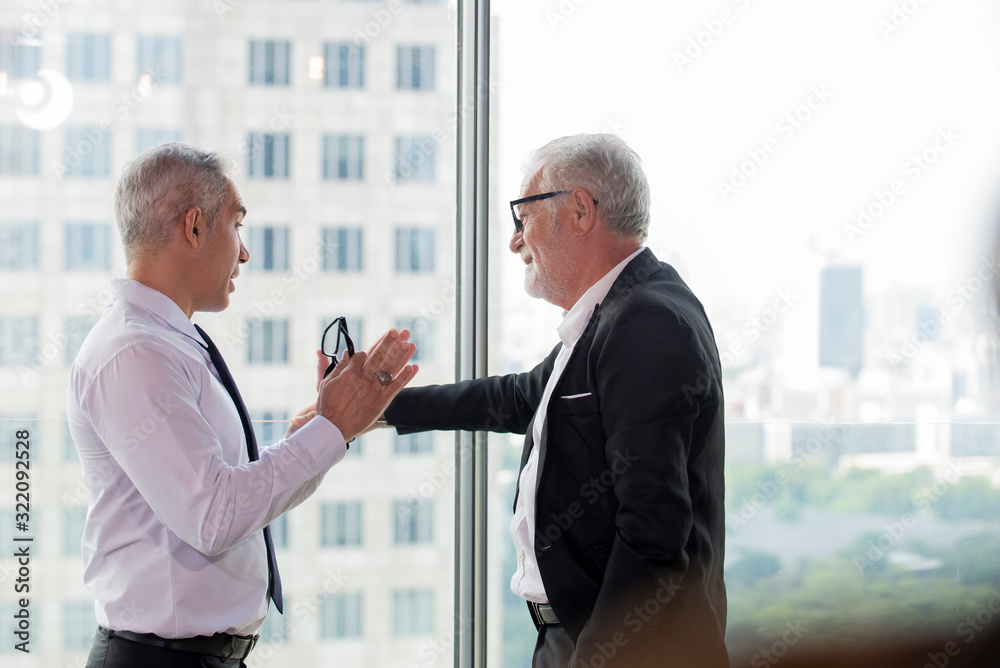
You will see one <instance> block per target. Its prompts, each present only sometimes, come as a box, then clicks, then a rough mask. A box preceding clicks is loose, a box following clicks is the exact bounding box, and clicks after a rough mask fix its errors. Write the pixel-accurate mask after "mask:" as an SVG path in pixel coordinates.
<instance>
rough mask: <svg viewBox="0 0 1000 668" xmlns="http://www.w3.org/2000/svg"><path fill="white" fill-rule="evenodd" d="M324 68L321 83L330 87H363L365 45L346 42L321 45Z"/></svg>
mask: <svg viewBox="0 0 1000 668" xmlns="http://www.w3.org/2000/svg"><path fill="white" fill-rule="evenodd" d="M323 54H324V60H325V63H326V68H325V69H324V71H323V85H324V86H328V87H331V88H364V86H365V47H364V46H362V45H359V44H351V43H348V42H327V43H326V44H324V45H323Z"/></svg>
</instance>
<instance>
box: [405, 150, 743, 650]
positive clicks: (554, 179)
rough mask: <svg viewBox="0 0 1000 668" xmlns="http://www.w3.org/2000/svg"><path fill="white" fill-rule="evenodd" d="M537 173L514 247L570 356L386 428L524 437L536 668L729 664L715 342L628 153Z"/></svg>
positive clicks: (522, 526) (522, 580) (521, 494)
mask: <svg viewBox="0 0 1000 668" xmlns="http://www.w3.org/2000/svg"><path fill="white" fill-rule="evenodd" d="M529 165H530V167H529V169H528V170H527V173H526V175H525V179H524V182H523V184H522V187H521V193H520V197H519V198H518V199H516V200H514V201H512V202H511V203H510V206H511V212H512V214H513V218H514V232H513V235H512V236H511V239H510V250H511V252H513V253H515V254H517V255H519V256H520V258H521V260H522V261H523V262H524V264H525V278H524V283H525V289H526V290H527V292H528V294H530V295H532V296H535V297H540V298H542V299H545V300H546V301H549V302H551V303H552V304H555V305H556V306H559V307H561V308H562V309H564V310H565V315H564V318H563V322H562V324H561V325H560V326H559V329H558V335H559V339H560V343H559V344H557V345H556V347H555V348H554V349H553V350H552V352H551V353H550V354H549V355H548V357H546V358H545V359H544V360H543V361H542V362H541V363H540V364H538V366H536V367H535V368H534V369H532V370H530V371H526V372H524V373H518V374H511V375H508V376H503V377H491V378H484V379H478V380H471V381H465V382H461V383H457V384H453V385H442V386H430V387H422V388H407V389H404V390H403V391H402V392H400V394H399V395H398V396H397V397H396V398H395V399H394V400H393V402H392V404H391V405H390V406H389V408H388V410H387V411H386V413H385V418H386V421H387V423H388V424H389V425H392V426H395V427H396V428H397V429H398V430H399V431H400V432H407V431H420V430H428V429H466V430H492V431H501V432H515V433H519V434H525V441H524V451H523V455H522V458H521V471H520V476H519V479H518V491H517V495H516V500H515V504H514V517H513V520H512V523H511V536H512V538H513V541H514V546H515V549H516V550H517V559H518V562H517V570H516V572H515V573H514V576H513V578H512V579H511V588H512V589H513V591H514V593H515V594H517V595H518V596H520V597H522V598H524V599H525V600H526V601H527V605H528V608H529V610H530V613H531V616H532V620H533V621H534V623H535V625H536V627H537V629H538V639H537V643H536V646H535V653H534V658H533V664H532V665H533V666H535V668H557V667H558V668H566V667H567V666H572V668H591V667H594V668H598V667H603V666H621V667H623V668H642V667H650V668H652V667H654V666H655V667H661V666H671V667H672V666H677V667H679V668H693V667H698V668H701V667H711V668H716V667H720V668H721V667H724V666H728V665H729V659H728V655H727V652H726V647H725V643H724V636H725V627H726V593H725V585H724V584H723V578H722V564H723V558H724V537H725V524H724V512H723V502H724V492H723V459H724V450H725V447H724V433H723V395H722V370H721V365H720V363H719V354H718V350H717V347H716V344H715V338H714V335H713V333H712V328H711V326H710V325H709V322H708V318H707V316H706V315H705V311H704V309H703V308H702V306H701V304H700V303H699V301H698V300H697V299H696V298H695V296H694V294H692V292H691V290H690V289H689V288H688V286H687V285H686V284H685V283H684V281H682V280H681V278H680V276H678V274H677V272H676V271H675V270H674V268H673V267H671V266H670V265H668V264H666V263H662V262H660V261H658V260H657V259H656V257H655V256H654V255H653V253H652V251H650V250H649V249H648V248H644V247H643V243H644V241H645V239H646V235H647V230H648V226H649V203H650V193H649V184H648V182H647V179H646V175H645V173H644V172H643V169H642V167H641V165H640V162H639V158H638V156H636V154H635V153H634V152H633V151H632V150H631V149H630V148H629V147H628V146H627V145H626V144H625V142H623V141H622V140H621V139H619V138H618V137H615V136H611V135H578V136H573V137H564V138H562V139H557V140H555V141H553V142H550V143H549V144H546V145H545V146H543V147H542V148H540V149H539V150H538V151H536V152H535V153H534V154H533V155H532V156H531V159H530V160H529ZM526 335H532V334H526ZM497 416H504V418H505V419H503V420H501V421H499V422H498V420H497V419H496V418H497Z"/></svg>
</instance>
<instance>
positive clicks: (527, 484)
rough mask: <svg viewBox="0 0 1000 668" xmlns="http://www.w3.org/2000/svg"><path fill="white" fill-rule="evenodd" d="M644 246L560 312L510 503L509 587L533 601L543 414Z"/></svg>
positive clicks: (541, 593) (537, 597) (541, 599)
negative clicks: (512, 561) (555, 344)
mask: <svg viewBox="0 0 1000 668" xmlns="http://www.w3.org/2000/svg"><path fill="white" fill-rule="evenodd" d="M643 250H644V247H643V248H640V249H639V250H637V251H636V252H634V253H632V254H631V255H629V256H628V257H627V258H625V259H624V260H622V261H621V262H619V263H618V264H617V265H616V266H615V268H614V269H612V270H611V271H609V272H608V273H606V274H605V275H604V276H603V277H602V278H601V279H600V280H599V281H597V282H596V283H594V284H593V285H592V286H590V288H589V289H588V290H587V291H586V292H585V293H583V296H581V297H580V299H578V300H577V301H576V303H575V304H573V307H572V308H571V309H570V310H569V311H567V312H565V313H564V314H563V321H562V324H560V325H559V329H558V330H557V331H558V332H559V339H560V340H561V341H562V348H560V349H559V353H558V354H557V355H556V361H555V364H554V365H553V367H552V374H551V375H550V376H549V380H548V382H547V383H546V384H545V391H544V392H543V393H542V401H541V403H540V404H538V410H537V411H536V412H535V421H534V427H533V428H532V432H531V436H532V439H533V441H532V442H533V446H532V448H531V453H530V454H529V455H528V461H527V462H525V464H524V468H523V469H521V476H520V479H519V481H518V489H519V493H518V497H517V505H516V506H515V507H514V517H513V518H511V521H510V535H511V538H513V540H514V549H515V550H516V551H517V570H516V571H515V572H514V575H513V577H511V579H510V589H511V591H512V592H514V593H515V594H517V595H518V596H520V597H521V598H523V599H526V600H528V601H534V602H535V603H548V602H549V599H548V596H546V594H545V585H544V584H543V583H542V576H541V574H540V573H539V572H538V560H537V559H536V558H535V496H536V492H537V483H538V450H539V447H538V445H539V443H541V440H542V426H543V425H544V424H545V417H546V415H547V413H548V406H549V400H550V399H551V398H552V392H553V390H554V389H555V386H556V385H557V384H558V383H559V379H560V378H561V377H562V373H563V371H564V370H565V369H566V364H567V363H568V362H569V358H570V355H572V354H573V348H575V347H576V342H577V341H579V340H580V336H582V335H583V330H584V329H586V328H587V323H588V322H590V317H591V315H593V313H594V309H595V308H597V305H598V304H600V303H601V302H602V301H604V298H605V297H607V295H608V291H610V290H611V286H612V285H613V284H614V282H615V280H616V279H617V278H618V276H619V274H621V273H622V270H623V269H625V266H626V265H627V264H628V263H629V262H631V261H632V259H633V258H634V257H635V256H636V255H638V254H639V253H641V252H642V251H643Z"/></svg>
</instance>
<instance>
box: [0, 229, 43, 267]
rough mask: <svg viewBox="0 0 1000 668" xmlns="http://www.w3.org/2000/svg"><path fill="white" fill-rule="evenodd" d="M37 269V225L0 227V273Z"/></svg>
mask: <svg viewBox="0 0 1000 668" xmlns="http://www.w3.org/2000/svg"><path fill="white" fill-rule="evenodd" d="M35 269H38V223H4V224H2V225H0V271H33V270H35Z"/></svg>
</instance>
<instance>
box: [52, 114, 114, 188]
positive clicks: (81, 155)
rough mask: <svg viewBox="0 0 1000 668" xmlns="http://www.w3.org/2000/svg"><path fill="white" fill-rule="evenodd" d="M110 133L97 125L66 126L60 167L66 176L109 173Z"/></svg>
mask: <svg viewBox="0 0 1000 668" xmlns="http://www.w3.org/2000/svg"><path fill="white" fill-rule="evenodd" d="M110 148H111V135H110V134H108V133H107V132H105V131H104V130H102V129H101V128H98V127H89V128H67V129H66V152H65V157H64V161H63V164H62V167H63V168H64V171H63V170H61V171H63V173H64V174H65V175H66V176H79V177H88V178H93V177H105V176H108V175H109V174H110V173H111V166H110V165H111V150H110Z"/></svg>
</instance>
